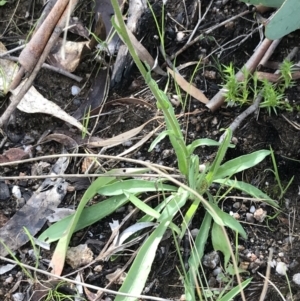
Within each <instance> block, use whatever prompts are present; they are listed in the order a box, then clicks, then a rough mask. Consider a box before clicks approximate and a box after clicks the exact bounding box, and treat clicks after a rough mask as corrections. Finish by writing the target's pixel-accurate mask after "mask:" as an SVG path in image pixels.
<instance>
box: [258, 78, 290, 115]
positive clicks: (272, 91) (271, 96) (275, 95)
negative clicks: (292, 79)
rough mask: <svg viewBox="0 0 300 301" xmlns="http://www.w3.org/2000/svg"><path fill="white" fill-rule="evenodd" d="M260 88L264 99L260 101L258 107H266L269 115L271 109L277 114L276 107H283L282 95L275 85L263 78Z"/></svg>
mask: <svg viewBox="0 0 300 301" xmlns="http://www.w3.org/2000/svg"><path fill="white" fill-rule="evenodd" d="M262 89H263V90H262V95H263V99H264V100H263V101H262V102H261V103H260V107H261V108H266V109H267V111H268V113H269V115H271V111H272V110H273V111H274V113H275V114H276V115H277V108H284V104H285V101H284V95H283V94H282V93H281V92H280V91H278V90H276V88H275V86H274V85H273V84H271V83H270V82H269V81H268V80H266V79H265V80H263V88H262Z"/></svg>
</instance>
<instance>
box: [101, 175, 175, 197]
mask: <svg viewBox="0 0 300 301" xmlns="http://www.w3.org/2000/svg"><path fill="white" fill-rule="evenodd" d="M161 189H163V190H164V191H177V189H178V188H177V187H175V186H172V185H168V184H162V182H161V181H155V182H154V181H153V182H152V181H145V180H138V179H131V180H125V181H119V182H116V183H113V184H111V185H106V186H104V187H101V188H99V189H98V190H97V193H98V194H101V195H105V196H112V195H120V194H123V193H124V191H125V190H126V191H127V192H129V193H141V192H145V191H159V190H161Z"/></svg>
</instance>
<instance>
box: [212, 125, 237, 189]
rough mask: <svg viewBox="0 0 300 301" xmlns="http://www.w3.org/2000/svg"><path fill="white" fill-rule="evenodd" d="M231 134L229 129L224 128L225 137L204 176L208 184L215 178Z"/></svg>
mask: <svg viewBox="0 0 300 301" xmlns="http://www.w3.org/2000/svg"><path fill="white" fill-rule="evenodd" d="M231 136H232V132H231V130H229V129H228V130H226V136H225V139H224V140H223V142H222V144H221V146H220V147H219V149H218V152H217V155H216V158H215V160H214V161H213V163H212V165H211V167H210V169H209V172H208V174H207V176H206V180H207V183H208V185H211V183H212V181H213V179H214V178H215V174H216V173H217V172H218V170H219V167H220V165H221V162H222V161H223V159H224V157H225V154H226V151H227V149H228V147H229V144H230V140H231Z"/></svg>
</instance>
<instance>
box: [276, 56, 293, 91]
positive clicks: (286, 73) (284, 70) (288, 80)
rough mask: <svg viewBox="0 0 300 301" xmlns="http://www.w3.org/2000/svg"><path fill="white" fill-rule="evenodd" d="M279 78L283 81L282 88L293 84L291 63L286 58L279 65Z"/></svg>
mask: <svg viewBox="0 0 300 301" xmlns="http://www.w3.org/2000/svg"><path fill="white" fill-rule="evenodd" d="M279 70H280V74H281V77H280V79H281V80H282V81H283V82H282V86H283V90H285V89H287V88H289V87H292V86H293V85H294V81H293V80H292V71H293V63H292V62H291V61H288V60H284V61H283V63H282V64H281V65H280V68H279Z"/></svg>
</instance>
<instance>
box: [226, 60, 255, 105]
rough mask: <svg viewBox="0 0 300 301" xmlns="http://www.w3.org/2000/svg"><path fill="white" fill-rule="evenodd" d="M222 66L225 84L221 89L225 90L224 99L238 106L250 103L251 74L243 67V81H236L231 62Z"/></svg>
mask: <svg viewBox="0 0 300 301" xmlns="http://www.w3.org/2000/svg"><path fill="white" fill-rule="evenodd" d="M223 67H224V69H223V73H224V82H225V84H224V86H223V88H222V89H223V91H224V92H225V95H226V101H227V102H228V103H233V104H237V105H240V106H242V105H245V104H250V102H251V100H250V99H249V94H250V90H249V80H250V79H251V76H250V74H249V72H248V71H247V69H243V75H244V79H243V81H238V80H237V79H236V76H235V70H234V67H233V64H232V63H230V64H229V66H225V65H223Z"/></svg>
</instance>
